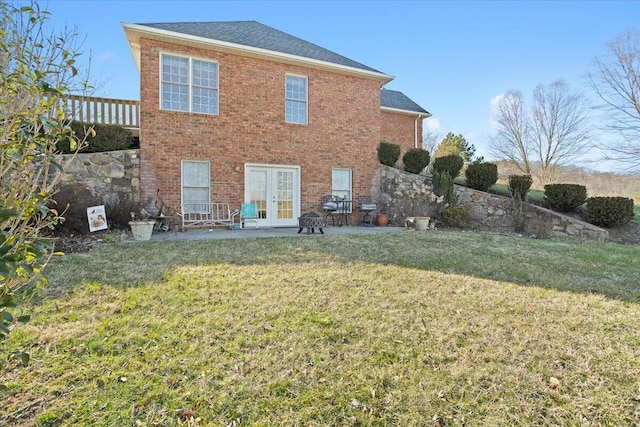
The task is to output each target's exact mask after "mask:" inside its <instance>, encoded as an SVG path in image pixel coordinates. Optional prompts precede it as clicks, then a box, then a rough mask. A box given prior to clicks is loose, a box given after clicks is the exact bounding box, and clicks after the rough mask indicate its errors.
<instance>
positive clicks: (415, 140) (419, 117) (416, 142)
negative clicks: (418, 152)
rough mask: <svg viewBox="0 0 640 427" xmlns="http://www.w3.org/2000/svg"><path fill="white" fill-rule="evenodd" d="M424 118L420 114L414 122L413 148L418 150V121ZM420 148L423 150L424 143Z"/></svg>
mask: <svg viewBox="0 0 640 427" xmlns="http://www.w3.org/2000/svg"><path fill="white" fill-rule="evenodd" d="M422 117H423V115H422V114H418V117H416V119H415V120H414V121H413V148H418V120H420V119H421V118H422ZM427 117H428V116H427ZM419 148H422V142H421V143H420V147H419Z"/></svg>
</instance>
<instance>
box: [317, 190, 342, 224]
mask: <svg viewBox="0 0 640 427" xmlns="http://www.w3.org/2000/svg"><path fill="white" fill-rule="evenodd" d="M320 208H321V209H322V212H324V220H325V222H326V223H327V224H328V223H329V222H328V221H327V219H328V218H329V217H331V225H336V221H335V217H334V216H333V214H334V213H336V211H337V210H338V197H336V196H332V195H327V196H322V200H321V204H320Z"/></svg>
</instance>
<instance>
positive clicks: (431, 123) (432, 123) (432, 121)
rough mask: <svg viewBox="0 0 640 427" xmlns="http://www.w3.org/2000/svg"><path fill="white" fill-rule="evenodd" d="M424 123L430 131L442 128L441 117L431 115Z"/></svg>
mask: <svg viewBox="0 0 640 427" xmlns="http://www.w3.org/2000/svg"><path fill="white" fill-rule="evenodd" d="M424 125H425V127H426V128H427V129H428V130H429V132H437V131H438V130H440V119H439V118H437V117H429V118H428V119H426V120H425V121H424Z"/></svg>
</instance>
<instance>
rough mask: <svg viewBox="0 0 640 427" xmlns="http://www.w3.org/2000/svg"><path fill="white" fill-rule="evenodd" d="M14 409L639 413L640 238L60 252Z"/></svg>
mask: <svg viewBox="0 0 640 427" xmlns="http://www.w3.org/2000/svg"><path fill="white" fill-rule="evenodd" d="M48 277H49V279H50V282H51V285H50V287H49V289H48V290H47V291H46V292H45V296H44V297H43V298H41V299H39V300H37V301H34V303H33V306H32V308H31V309H30V310H31V312H32V315H33V316H32V320H31V322H29V323H28V324H27V325H25V326H21V327H19V328H17V329H15V330H14V331H13V333H12V335H11V336H10V339H9V342H8V345H7V347H6V348H5V349H4V350H3V351H4V352H5V354H3V355H1V356H2V357H3V359H4V360H6V359H7V354H8V353H10V352H12V351H16V350H20V349H22V348H24V347H29V353H30V354H31V362H30V364H29V365H28V366H27V367H21V366H20V365H19V363H18V361H17V360H13V359H10V360H9V361H8V362H6V363H5V365H4V366H3V367H2V370H3V375H2V380H1V381H0V382H1V383H3V384H4V385H5V389H4V391H0V393H1V394H0V398H1V401H2V405H1V407H0V425H24V426H27V425H28V426H31V425H37V426H56V425H77V426H81V425H82V426H84V425H98V426H123V425H127V426H133V425H141V426H142V425H145V426H174V425H175V426H177V425H199V426H205V425H206V426H209V425H212V426H243V425H261V426H275V425H287V426H294V425H299V426H329V425H331V426H368V425H373V426H388V425H398V426H417V425H452V426H462V425H465V426H494V425H523V426H529V425H542V426H544V425H549V426H551V425H566V426H571V425H576V426H577V425H580V426H582V425H611V426H618V425H634V424H635V425H637V424H638V422H639V420H640V305H639V304H640V287H639V286H638V277H640V255H639V251H638V247H637V246H623V245H613V244H609V245H607V244H600V243H591V244H576V243H571V242H568V241H561V242H557V241H556V242H552V241H543V240H533V239H526V238H514V237H506V236H499V235H491V234H475V233H457V232H440V231H432V232H424V233H419V232H413V233H392V234H377V235H340V236H338V235H333V236H331V235H325V236H296V237H292V238H271V239H233V240H211V241H199V242H185V241H178V242H162V243H161V242H149V243H124V244H108V245H105V246H103V247H102V248H100V249H98V250H95V251H93V252H89V253H84V254H75V255H70V256H65V257H61V258H58V259H56V260H55V261H54V262H53V263H52V264H51V265H50V267H49V268H48Z"/></svg>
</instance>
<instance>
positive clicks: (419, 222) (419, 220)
mask: <svg viewBox="0 0 640 427" xmlns="http://www.w3.org/2000/svg"><path fill="white" fill-rule="evenodd" d="M430 219H431V217H428V216H417V217H416V218H415V220H414V221H415V224H416V231H426V230H428V229H429V220H430Z"/></svg>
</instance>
